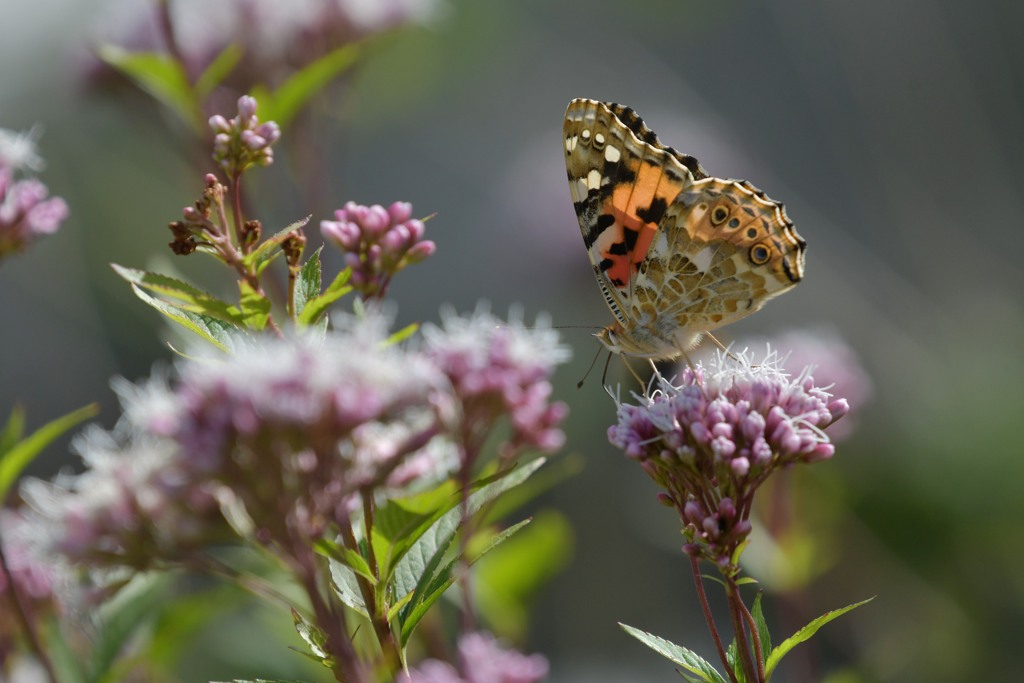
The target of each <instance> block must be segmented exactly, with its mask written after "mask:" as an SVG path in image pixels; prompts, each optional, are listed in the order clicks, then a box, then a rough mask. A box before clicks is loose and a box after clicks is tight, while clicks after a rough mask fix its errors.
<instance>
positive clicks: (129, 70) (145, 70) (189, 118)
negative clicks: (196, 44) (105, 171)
mask: <svg viewBox="0 0 1024 683" xmlns="http://www.w3.org/2000/svg"><path fill="white" fill-rule="evenodd" d="M98 54H99V57H100V59H102V60H103V61H104V62H106V63H107V64H109V65H110V66H112V67H114V68H115V69H117V70H118V71H120V72H121V73H123V74H124V75H125V76H127V77H128V78H130V79H131V80H132V81H134V82H135V84H136V85H137V86H139V88H141V89H142V90H143V91H145V92H147V93H149V94H150V95H152V96H153V97H155V98H156V99H157V101H159V102H160V103H161V104H163V105H164V106H166V107H168V108H169V109H172V110H173V111H175V112H176V113H177V114H178V115H179V116H181V118H182V120H183V121H185V122H186V123H187V124H188V125H190V126H191V127H192V128H193V129H195V130H199V129H200V128H201V127H202V124H203V123H204V122H203V121H202V120H201V119H202V114H201V113H200V110H199V105H198V103H197V102H196V100H195V98H194V97H193V93H192V86H191V85H190V84H189V82H188V76H187V75H186V74H185V70H184V69H183V68H182V66H181V64H179V63H178V62H177V61H175V60H174V59H172V58H171V57H169V56H168V55H165V54H160V53H157V52H129V51H128V50H125V49H123V48H120V47H118V46H116V45H102V46H100V48H99V51H98Z"/></svg>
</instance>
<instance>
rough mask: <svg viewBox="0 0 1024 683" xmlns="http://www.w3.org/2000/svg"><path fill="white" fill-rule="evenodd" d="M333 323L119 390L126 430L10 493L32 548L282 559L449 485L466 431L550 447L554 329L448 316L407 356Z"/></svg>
mask: <svg viewBox="0 0 1024 683" xmlns="http://www.w3.org/2000/svg"><path fill="white" fill-rule="evenodd" d="M335 324H336V325H337V329H336V331H335V332H333V333H331V334H328V335H327V336H326V337H325V338H322V339H317V338H314V337H312V336H296V337H288V338H281V339H279V338H270V337H267V338H260V339H255V340H253V339H249V338H238V339H236V340H235V342H234V344H233V349H232V353H231V354H230V355H217V356H203V355H202V354H197V355H194V356H193V357H190V358H189V359H187V360H184V361H182V362H181V363H180V364H179V365H178V367H177V372H176V374H175V376H174V378H169V377H168V376H166V374H164V373H159V372H157V373H155V374H154V375H153V376H152V377H151V378H150V379H149V380H148V381H147V382H145V383H143V384H132V383H129V382H127V381H123V380H122V381H118V382H116V383H115V389H116V391H117V392H118V394H119V396H120V398H121V402H122V405H123V407H124V415H123V417H122V419H121V420H120V421H119V423H118V424H117V426H116V427H115V429H114V430H113V431H112V432H106V431H103V430H101V429H99V428H92V429H90V430H87V431H86V432H85V433H84V435H83V436H81V437H79V438H78V439H77V440H76V442H75V448H76V450H77V451H78V452H79V453H80V454H81V456H82V459H83V460H84V462H85V465H86V468H85V471H84V472H82V473H81V474H78V475H73V476H63V477H61V478H59V479H58V480H57V481H56V482H55V483H52V484H51V483H44V482H40V481H34V480H33V481H28V482H26V483H24V484H23V485H22V495H23V496H24V497H25V498H26V500H28V501H29V502H30V504H31V506H32V508H33V510H34V517H35V520H36V521H37V522H38V528H39V533H38V534H37V535H38V536H39V538H40V542H41V544H42V545H43V546H45V547H46V548H47V549H48V550H49V551H50V552H51V553H54V554H56V555H58V556H62V557H64V558H67V559H68V560H70V561H72V562H76V563H83V564H86V565H88V566H91V567H101V568H102V567H112V566H128V567H134V568H139V569H141V568H147V567H151V566H153V565H154V564H159V563H166V562H175V561H183V560H185V559H187V558H189V557H191V556H193V555H194V554H195V553H197V552H199V551H201V550H202V549H203V548H205V547H206V546H208V545H209V544H211V543H224V542H226V541H230V540H238V539H240V538H241V539H244V540H253V539H255V540H257V541H258V542H260V543H263V544H271V545H277V546H278V547H285V549H287V548H288V547H293V546H294V543H295V542H305V543H307V544H308V543H310V542H313V541H315V540H318V539H319V538H321V537H322V535H323V534H324V533H326V532H329V531H331V530H332V529H334V528H336V526H337V525H340V524H344V523H347V522H348V521H349V515H350V514H351V513H352V510H353V509H354V508H355V507H357V505H358V503H359V502H360V500H361V499H362V498H361V497H362V496H364V495H372V496H374V497H376V496H380V495H385V496H386V495H396V494H398V493H399V492H404V491H410V490H416V489H418V488H420V487H423V486H429V485H433V484H436V483H437V482H438V481H440V480H441V479H444V478H447V477H448V476H450V475H451V474H452V473H453V472H454V471H455V470H456V469H457V468H458V466H459V465H460V464H461V461H460V460H459V450H458V448H457V446H459V445H462V443H464V439H466V438H467V437H466V435H467V434H472V436H473V438H477V437H481V438H482V437H485V436H486V435H487V434H486V432H487V431H489V430H490V429H491V428H492V427H493V426H494V423H495V422H496V421H497V420H498V419H499V418H500V417H501V416H503V415H505V414H508V415H509V416H510V422H511V425H512V436H511V437H509V439H508V441H507V443H506V446H505V449H506V452H508V453H515V452H518V451H519V450H520V449H522V448H524V447H532V448H540V449H543V450H551V449H553V448H555V447H557V446H558V445H559V444H560V443H561V441H562V434H561V431H560V430H559V429H558V424H559V423H560V421H561V419H562V418H563V417H564V415H565V407H564V406H563V405H562V404H559V403H551V402H550V391H551V389H550V385H549V383H548V379H549V375H550V372H551V371H552V369H553V367H554V365H555V364H556V363H557V362H560V361H561V360H563V359H564V358H566V357H567V351H566V349H565V348H564V347H562V346H560V345H559V344H558V339H557V336H556V334H555V333H554V332H553V331H551V330H550V329H549V328H547V327H544V326H541V327H539V328H538V329H534V330H526V329H524V328H523V327H522V325H521V323H519V322H518V321H517V320H515V321H513V322H512V323H510V324H509V325H503V324H501V323H500V321H498V320H496V319H495V318H493V317H491V316H489V315H485V314H477V315H476V316H474V317H472V318H469V319H467V320H462V319H458V318H455V317H454V316H453V315H446V316H445V326H444V327H443V328H440V327H438V328H434V327H430V328H428V331H426V332H425V335H426V340H425V341H424V343H423V344H422V345H421V346H420V347H409V346H402V345H400V344H395V343H390V342H389V334H388V321H387V320H386V319H385V318H384V317H382V316H381V315H380V314H374V313H368V314H366V315H364V316H362V317H360V318H355V317H347V318H346V317H339V318H338V319H336V320H335ZM458 368H463V369H462V370H460V369H458ZM469 369H472V370H473V372H475V373H477V374H478V379H477V380H476V381H475V382H474V380H473V379H472V378H471V377H470V376H469V374H468V373H469Z"/></svg>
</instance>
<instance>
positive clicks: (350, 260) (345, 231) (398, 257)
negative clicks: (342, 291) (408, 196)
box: [320, 202, 435, 299]
mask: <svg viewBox="0 0 1024 683" xmlns="http://www.w3.org/2000/svg"><path fill="white" fill-rule="evenodd" d="M334 216H335V218H336V219H337V220H333V221H321V222H320V232H321V233H323V236H324V239H325V240H327V241H328V242H329V243H331V244H333V245H334V246H336V247H338V248H339V249H341V251H342V252H344V253H345V265H346V266H348V267H349V268H351V269H352V278H351V280H350V282H351V284H352V285H353V286H354V287H355V288H356V289H357V290H358V291H359V292H360V294H362V296H363V298H364V299H370V298H374V297H376V298H381V297H383V296H384V294H385V293H386V292H387V288H388V284H389V283H390V282H391V278H392V277H394V275H395V274H396V273H398V272H399V271H400V270H402V269H403V268H405V267H406V266H408V265H412V264H413V263H419V262H420V261H422V260H423V259H425V258H427V257H428V256H430V255H431V254H433V253H434V249H435V246H434V243H433V242H431V241H430V240H425V239H423V233H424V230H425V228H424V226H423V222H422V221H419V220H417V219H415V218H413V217H412V205H411V204H409V203H408V202H395V203H394V204H392V205H391V206H389V207H388V208H387V209H385V208H384V207H383V206H381V205H379V204H374V205H373V206H362V205H360V204H356V203H355V202H348V203H347V204H345V207H344V208H342V209H338V210H337V211H335V212H334Z"/></svg>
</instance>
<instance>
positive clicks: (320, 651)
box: [292, 609, 330, 662]
mask: <svg viewBox="0 0 1024 683" xmlns="http://www.w3.org/2000/svg"><path fill="white" fill-rule="evenodd" d="M292 623H294V624H295V630H296V632H298V634H299V636H300V637H301V638H302V639H303V640H304V641H306V645H308V646H309V651H310V652H311V653H313V656H314V657H316V658H317V659H319V660H320V661H322V662H323V661H328V660H329V659H330V653H329V652H328V651H327V647H326V645H327V636H326V635H324V632H323V631H321V630H320V629H319V628H318V627H317V626H316V625H315V624H311V623H310V622H308V621H306V619H305V618H304V617H303V616H302V615H301V614H299V613H298V611H297V610H295V609H292Z"/></svg>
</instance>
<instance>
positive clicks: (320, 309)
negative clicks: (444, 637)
mask: <svg viewBox="0 0 1024 683" xmlns="http://www.w3.org/2000/svg"><path fill="white" fill-rule="evenodd" d="M351 275H352V270H351V269H350V268H346V269H345V270H343V271H341V272H340V273H338V275H337V277H335V278H334V281H333V282H331V284H329V285H327V289H325V290H324V293H323V294H321V295H319V296H315V297H313V298H312V299H310V300H309V301H307V302H306V305H305V306H304V307H303V309H302V313H300V314H299V318H298V320H299V324H300V325H302V326H304V327H305V326H308V325H313V324H314V323H316V322H318V321H319V320H320V316H322V315H323V314H324V313H326V312H327V309H328V308H330V306H331V304H333V303H334V302H335V301H337V300H338V299H340V298H341V297H343V296H345V295H346V294H348V293H349V292H351V291H352V288H351V287H348V286H347V285H346V283H347V282H348V279H349V277H350V276H351Z"/></svg>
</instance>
